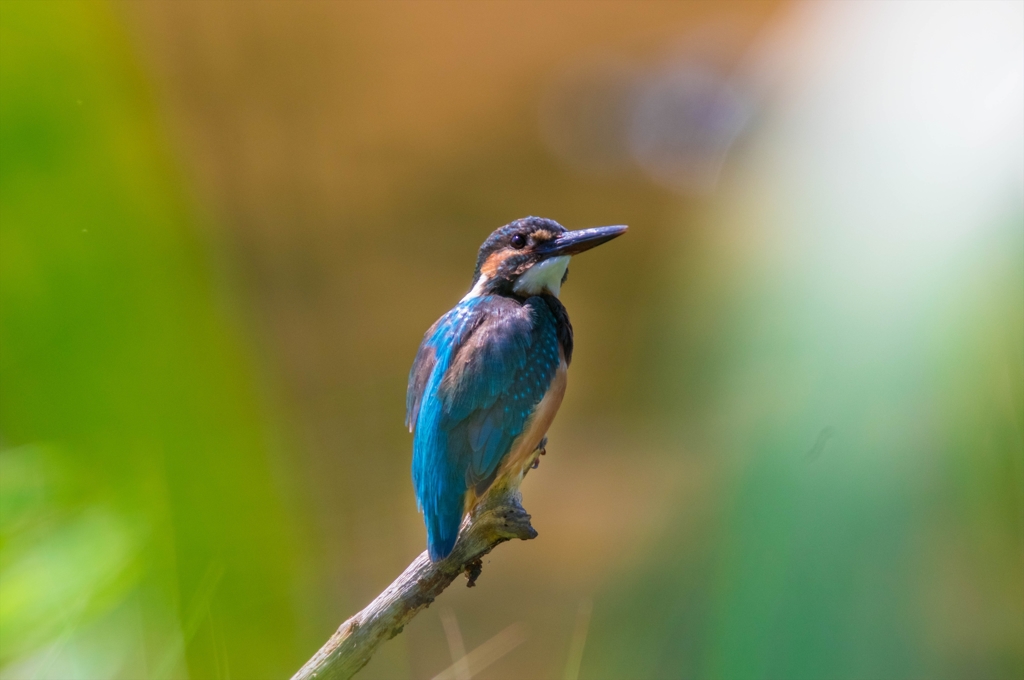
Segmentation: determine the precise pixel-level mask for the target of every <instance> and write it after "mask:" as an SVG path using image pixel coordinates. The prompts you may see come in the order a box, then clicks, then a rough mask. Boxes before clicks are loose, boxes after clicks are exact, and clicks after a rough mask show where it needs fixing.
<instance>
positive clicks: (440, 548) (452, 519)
mask: <svg viewBox="0 0 1024 680" xmlns="http://www.w3.org/2000/svg"><path fill="white" fill-rule="evenodd" d="M438 500H439V501H440V502H439V503H437V505H436V507H434V508H433V509H432V510H425V511H424V513H423V516H424V519H425V520H426V524H427V552H428V553H429V554H430V561H431V562H437V561H438V560H443V559H444V558H446V557H448V555H450V554H451V552H452V549H453V548H454V547H455V541H456V540H457V539H458V538H459V526H460V525H461V524H462V502H463V501H462V498H461V497H458V496H456V497H455V498H440V499H438ZM452 501H454V502H452Z"/></svg>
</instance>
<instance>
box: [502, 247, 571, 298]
mask: <svg viewBox="0 0 1024 680" xmlns="http://www.w3.org/2000/svg"><path fill="white" fill-rule="evenodd" d="M568 266H569V256H568V255H559V256H558V257H552V258H551V259H550V260H544V261H543V262H540V263H538V264H535V265H533V266H532V267H530V268H529V269H527V270H526V272H525V273H524V274H523V275H522V276H520V277H519V278H518V279H516V282H515V285H514V286H512V290H514V291H515V292H516V293H518V294H519V295H526V296H529V295H539V294H540V293H550V294H551V295H554V296H555V297H558V293H559V291H561V289H562V277H563V276H565V270H566V268H567V267H568Z"/></svg>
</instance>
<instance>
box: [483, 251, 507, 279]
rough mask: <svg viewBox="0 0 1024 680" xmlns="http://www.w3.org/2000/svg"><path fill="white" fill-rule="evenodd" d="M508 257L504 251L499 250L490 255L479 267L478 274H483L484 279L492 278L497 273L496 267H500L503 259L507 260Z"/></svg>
mask: <svg viewBox="0 0 1024 680" xmlns="http://www.w3.org/2000/svg"><path fill="white" fill-rule="evenodd" d="M509 255H510V253H508V252H505V251H504V250H499V251H498V252H496V253H491V254H490V255H489V256H488V257H487V259H486V260H484V263H483V264H482V265H481V266H480V273H481V274H483V275H484V277H485V278H488V279H489V278H492V277H493V276H494V275H495V274H497V273H498V267H500V266H501V263H502V262H504V261H505V258H507V257H508V256H509Z"/></svg>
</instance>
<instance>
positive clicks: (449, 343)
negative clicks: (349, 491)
mask: <svg viewBox="0 0 1024 680" xmlns="http://www.w3.org/2000/svg"><path fill="white" fill-rule="evenodd" d="M558 362H559V356H558V333H557V324H556V320H555V317H554V315H553V314H552V313H551V310H550V309H549V307H548V305H547V303H546V302H545V301H544V300H543V299H542V298H539V297H534V298H530V299H528V300H526V301H525V302H524V303H520V302H518V301H516V300H512V299H509V298H505V297H500V296H481V297H475V298H470V299H468V300H464V301H463V302H460V303H459V304H458V305H456V306H455V307H454V308H453V309H452V310H451V311H450V312H448V313H447V314H445V315H444V316H443V317H441V318H440V319H439V320H438V321H437V323H435V324H434V325H433V326H432V327H431V329H430V330H428V331H427V333H426V335H425V336H424V338H423V343H422V344H421V345H420V350H419V352H418V354H417V356H416V361H415V362H414V363H413V367H412V370H411V371H410V373H409V391H408V395H407V399H406V404H407V408H408V412H407V416H406V424H407V425H408V426H409V428H410V429H413V430H414V432H415V435H414V438H413V460H412V477H413V485H414V487H415V489H416V500H417V503H418V505H419V508H420V511H421V512H423V515H424V519H425V522H426V525H427V546H428V550H429V552H430V558H431V559H432V560H438V559H441V558H443V557H445V556H447V555H448V554H449V553H450V552H451V550H452V548H453V547H454V546H455V540H456V539H457V538H458V533H459V525H460V524H461V522H462V514H463V505H464V499H465V495H466V491H467V490H468V489H469V488H471V487H473V486H477V485H483V486H486V485H487V484H489V483H490V481H491V480H492V479H493V475H494V474H495V473H496V472H497V470H498V467H499V465H500V464H501V461H502V459H503V458H504V457H505V455H506V454H508V452H509V450H510V449H511V447H512V443H513V442H514V441H515V439H516V437H518V436H519V435H520V434H521V433H522V432H523V428H524V426H525V424H526V421H527V419H528V418H529V416H530V414H532V413H533V410H534V408H536V406H537V404H538V403H539V402H540V400H541V399H542V398H543V397H544V394H545V393H546V392H547V390H548V387H549V386H550V385H551V380H552V378H554V375H555V371H556V369H557V368H558Z"/></svg>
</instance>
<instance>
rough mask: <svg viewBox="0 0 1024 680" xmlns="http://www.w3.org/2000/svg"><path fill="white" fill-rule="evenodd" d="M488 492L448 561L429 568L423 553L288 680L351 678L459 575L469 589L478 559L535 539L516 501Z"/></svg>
mask: <svg viewBox="0 0 1024 680" xmlns="http://www.w3.org/2000/svg"><path fill="white" fill-rule="evenodd" d="M493 491H496V490H492V493H490V494H488V499H487V500H485V501H484V504H482V505H480V506H478V507H477V509H476V510H475V511H474V512H473V514H472V515H470V516H469V517H467V518H466V520H465V521H464V522H463V526H462V533H461V534H460V535H459V541H458V543H456V544H455V549H454V550H453V551H452V554H451V555H449V556H448V557H446V558H445V559H443V560H441V561H440V562H437V563H432V562H431V561H430V558H429V557H427V553H426V552H423V553H422V554H420V556H419V557H417V558H416V559H415V560H413V562H412V564H410V565H409V566H408V568H406V570H405V571H404V572H402V575H401V576H399V577H398V578H397V579H395V581H394V582H393V583H392V584H391V585H390V586H388V587H387V588H386V589H385V590H384V592H382V593H381V594H380V595H378V596H377V598H376V599H375V600H374V601H373V602H371V603H370V604H369V605H367V606H366V608H365V609H363V610H362V611H361V612H359V613H358V614H356V615H355V616H352V617H351V618H349V619H348V620H347V621H345V622H344V623H343V624H341V626H340V627H339V628H338V630H337V631H335V633H334V635H332V636H331V638H330V639H329V640H328V641H327V642H326V643H325V644H324V646H323V647H321V648H320V651H318V652H317V653H316V654H314V655H313V658H311V659H310V660H309V661H307V662H306V664H305V665H304V666H303V667H302V668H300V669H299V671H298V672H297V673H296V674H295V675H294V676H292V680H309V679H311V678H317V679H318V680H326V679H328V678H329V679H330V680H342V679H344V678H350V677H352V676H353V675H355V674H356V672H358V671H359V669H360V668H362V667H363V666H365V665H366V663H367V662H368V661H369V660H370V657H372V656H373V653H374V652H375V651H377V647H379V646H380V644H381V643H382V642H384V641H386V640H390V639H391V638H393V637H395V636H396V635H398V634H399V633H401V632H402V629H403V628H404V627H405V624H407V623H408V622H409V621H410V620H412V617H414V616H416V614H418V613H419V612H420V610H421V609H423V608H425V607H427V606H428V605H430V603H431V602H433V601H434V599H435V598H436V597H437V596H438V595H440V594H441V593H442V592H444V589H445V588H447V587H448V586H449V585H451V583H452V581H454V580H455V579H456V578H457V577H458V576H459V574H466V575H467V576H468V577H469V586H470V587H472V586H473V584H474V583H475V581H476V578H477V577H478V576H479V575H480V570H481V568H482V566H483V563H482V562H481V558H482V557H483V556H484V555H486V554H487V553H489V552H491V550H493V549H494V547H495V546H496V545H498V544H499V543H503V542H505V541H508V540H511V539H513V538H519V539H522V540H524V541H525V540H528V539H531V538H535V537H536V536H537V532H536V531H534V529H533V526H532V525H531V524H530V516H529V515H528V514H526V511H525V510H523V507H522V505H520V502H519V495H518V494H517V493H516V492H515V491H511V490H510V491H506V492H505V493H493Z"/></svg>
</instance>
